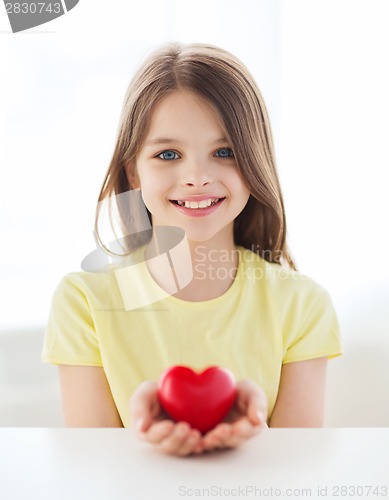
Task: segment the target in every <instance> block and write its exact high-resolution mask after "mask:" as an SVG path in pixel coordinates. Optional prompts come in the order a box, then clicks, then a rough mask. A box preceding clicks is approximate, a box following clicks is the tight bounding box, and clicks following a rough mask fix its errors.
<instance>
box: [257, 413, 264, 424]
mask: <svg viewBox="0 0 389 500" xmlns="http://www.w3.org/2000/svg"><path fill="white" fill-rule="evenodd" d="M257 418H258V420H259V422H260V423H261V424H263V423H264V422H265V415H264V414H263V412H262V411H260V410H259V411H257Z"/></svg>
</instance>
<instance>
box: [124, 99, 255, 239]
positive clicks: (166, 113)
mask: <svg viewBox="0 0 389 500" xmlns="http://www.w3.org/2000/svg"><path fill="white" fill-rule="evenodd" d="M224 135H225V134H224V132H223V128H222V126H221V123H220V120H219V118H218V115H217V114H216V113H215V111H214V110H213V109H212V108H211V107H210V106H209V104H208V103H207V102H206V101H205V100H203V99H202V98H201V97H199V96H197V95H196V94H194V93H191V92H188V91H175V92H174V93H172V94H169V95H167V96H166V97H164V98H163V99H162V100H161V101H160V102H159V103H158V105H157V106H156V108H155V110H154V112H153V114H152V117H151V121H150V126H149V129H148V133H147V136H146V138H145V140H144V143H143V146H142V148H141V150H140V151H139V154H138V155H137V157H136V169H135V170H136V171H135V181H134V179H132V184H133V185H134V183H135V186H134V187H139V188H141V191H142V196H143V200H144V202H145V204H146V207H147V208H148V210H149V211H150V212H151V214H152V220H153V225H159V226H167V225H170V226H178V227H181V228H182V229H184V231H185V232H186V235H187V238H188V240H191V241H206V240H209V239H210V238H212V237H213V236H215V235H216V234H218V235H219V237H222V239H223V241H225V243H226V244H227V243H232V241H233V223H234V219H235V218H236V217H237V216H238V215H239V213H240V212H241V211H242V210H243V208H244V207H245V205H246V203H247V200H248V198H249V194H250V193H249V190H248V189H247V187H246V186H245V185H244V183H243V180H242V178H241V176H240V174H239V172H238V168H237V165H236V162H235V158H234V156H233V152H232V150H231V148H230V145H229V144H228V142H227V140H226V138H225V137H224ZM224 238H226V240H224Z"/></svg>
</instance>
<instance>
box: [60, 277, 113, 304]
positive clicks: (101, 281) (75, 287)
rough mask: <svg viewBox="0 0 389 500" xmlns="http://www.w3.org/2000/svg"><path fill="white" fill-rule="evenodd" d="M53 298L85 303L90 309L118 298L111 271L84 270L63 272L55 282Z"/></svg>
mask: <svg viewBox="0 0 389 500" xmlns="http://www.w3.org/2000/svg"><path fill="white" fill-rule="evenodd" d="M53 299H54V300H56V301H64V302H71V303H76V302H78V303H80V304H81V303H85V304H88V305H89V307H90V308H91V309H96V308H102V307H103V308H104V307H107V306H109V305H111V306H112V303H113V302H116V301H117V300H120V294H119V293H118V286H117V282H116V279H115V275H114V273H113V272H102V273H91V272H85V271H79V272H70V273H67V274H65V275H64V276H63V277H62V278H61V279H60V281H59V283H58V284H57V286H56V288H55V290H54V294H53Z"/></svg>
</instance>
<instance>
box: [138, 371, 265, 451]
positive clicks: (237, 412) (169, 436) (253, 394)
mask: <svg viewBox="0 0 389 500" xmlns="http://www.w3.org/2000/svg"><path fill="white" fill-rule="evenodd" d="M157 387H158V386H157V383H156V382H151V381H147V382H143V383H142V384H141V385H140V386H139V388H138V389H137V390H136V391H135V393H134V394H133V396H132V398H131V401H130V418H131V422H132V426H133V427H134V428H135V431H136V433H137V435H138V436H139V437H140V438H141V439H142V440H144V441H147V442H149V443H151V444H154V445H155V446H157V448H159V449H160V450H161V451H162V452H164V453H167V454H169V455H177V456H187V455H192V454H199V453H202V452H204V451H212V450H216V449H225V448H235V447H237V446H239V445H240V444H242V443H243V442H244V441H246V440H247V439H249V438H250V437H252V436H254V435H256V434H257V433H258V432H259V431H260V429H261V428H264V427H267V424H266V417H267V397H266V394H265V393H264V391H263V390H262V389H261V388H260V387H258V386H257V385H256V384H255V383H254V382H253V381H251V380H243V381H240V382H237V384H236V388H237V396H236V400H235V402H234V405H233V406H232V408H231V410H230V411H229V412H228V414H227V416H226V418H225V419H224V421H223V422H221V423H220V424H218V425H217V426H216V427H215V428H214V429H212V430H210V431H209V432H207V433H206V434H205V435H204V436H202V435H201V433H200V432H199V431H198V430H197V429H193V428H191V427H190V425H189V424H187V423H186V422H177V423H176V422H173V421H172V420H171V419H170V418H169V416H168V415H167V413H166V412H165V411H164V409H163V408H162V406H161V405H160V403H159V400H158V390H157Z"/></svg>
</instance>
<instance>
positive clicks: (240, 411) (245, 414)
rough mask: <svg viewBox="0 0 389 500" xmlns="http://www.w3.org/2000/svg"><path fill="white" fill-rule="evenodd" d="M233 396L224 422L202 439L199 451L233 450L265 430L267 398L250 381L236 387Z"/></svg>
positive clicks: (244, 381) (242, 382) (239, 383)
mask: <svg viewBox="0 0 389 500" xmlns="http://www.w3.org/2000/svg"><path fill="white" fill-rule="evenodd" d="M236 388H237V391H238V393H237V397H236V400H235V403H234V405H233V407H232V408H231V410H230V411H229V412H228V414H227V416H226V418H225V419H224V420H225V421H224V422H222V423H220V424H218V425H217V426H216V427H215V428H214V429H212V430H211V431H209V432H208V433H207V434H206V435H205V436H204V437H203V439H202V443H201V449H202V450H206V451H211V450H214V449H220V448H221V449H223V448H235V447H237V446H239V445H240V444H241V443H243V442H244V441H245V440H246V439H249V438H250V437H252V436H254V435H255V434H257V433H258V432H259V431H260V429H261V428H263V427H267V424H266V419H267V397H266V394H265V393H264V391H263V390H262V389H261V388H260V387H258V386H257V385H256V384H255V383H254V382H253V381H251V380H243V381H241V382H238V383H237V384H236Z"/></svg>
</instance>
